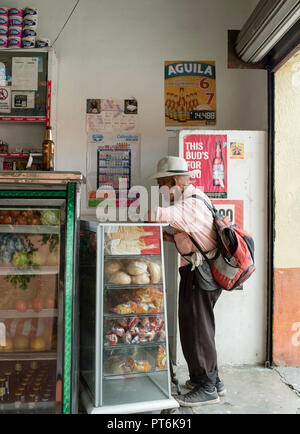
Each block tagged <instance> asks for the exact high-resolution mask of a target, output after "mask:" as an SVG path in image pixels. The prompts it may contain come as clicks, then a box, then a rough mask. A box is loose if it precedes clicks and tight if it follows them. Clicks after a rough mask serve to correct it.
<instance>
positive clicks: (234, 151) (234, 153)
mask: <svg viewBox="0 0 300 434" xmlns="http://www.w3.org/2000/svg"><path fill="white" fill-rule="evenodd" d="M244 157H245V146H244V143H237V142H231V143H230V158H231V159H239V160H243V159H244Z"/></svg>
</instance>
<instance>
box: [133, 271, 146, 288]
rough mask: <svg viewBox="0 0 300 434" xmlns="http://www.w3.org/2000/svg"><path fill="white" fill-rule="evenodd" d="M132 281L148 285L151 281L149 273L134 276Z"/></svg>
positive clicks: (136, 283)
mask: <svg viewBox="0 0 300 434" xmlns="http://www.w3.org/2000/svg"><path fill="white" fill-rule="evenodd" d="M131 281H132V283H134V284H135V285H148V284H149V283H150V277H149V275H148V274H146V273H143V274H139V275H138V276H132V277H131Z"/></svg>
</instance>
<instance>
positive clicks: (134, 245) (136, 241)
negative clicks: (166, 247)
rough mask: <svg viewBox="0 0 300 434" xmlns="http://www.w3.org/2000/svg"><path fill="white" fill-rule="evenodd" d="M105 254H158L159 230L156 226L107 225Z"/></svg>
mask: <svg viewBox="0 0 300 434" xmlns="http://www.w3.org/2000/svg"><path fill="white" fill-rule="evenodd" d="M105 252H106V254H107V255H159V254H160V252H161V246H160V232H159V228H158V227H156V226H130V225H128V226H117V225H116V226H109V227H107V228H106V231H105Z"/></svg>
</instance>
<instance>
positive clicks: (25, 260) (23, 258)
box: [11, 251, 30, 268]
mask: <svg viewBox="0 0 300 434" xmlns="http://www.w3.org/2000/svg"><path fill="white" fill-rule="evenodd" d="M11 262H12V264H13V265H14V266H15V267H17V268H24V267H26V266H27V265H28V264H29V263H30V256H29V254H28V253H27V252H24V251H22V252H15V253H14V254H13V257H12V260H11Z"/></svg>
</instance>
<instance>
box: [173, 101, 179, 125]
mask: <svg viewBox="0 0 300 434" xmlns="http://www.w3.org/2000/svg"><path fill="white" fill-rule="evenodd" d="M178 108H179V98H178V100H177V96H176V95H174V109H173V119H174V121H178V112H179V110H178Z"/></svg>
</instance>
